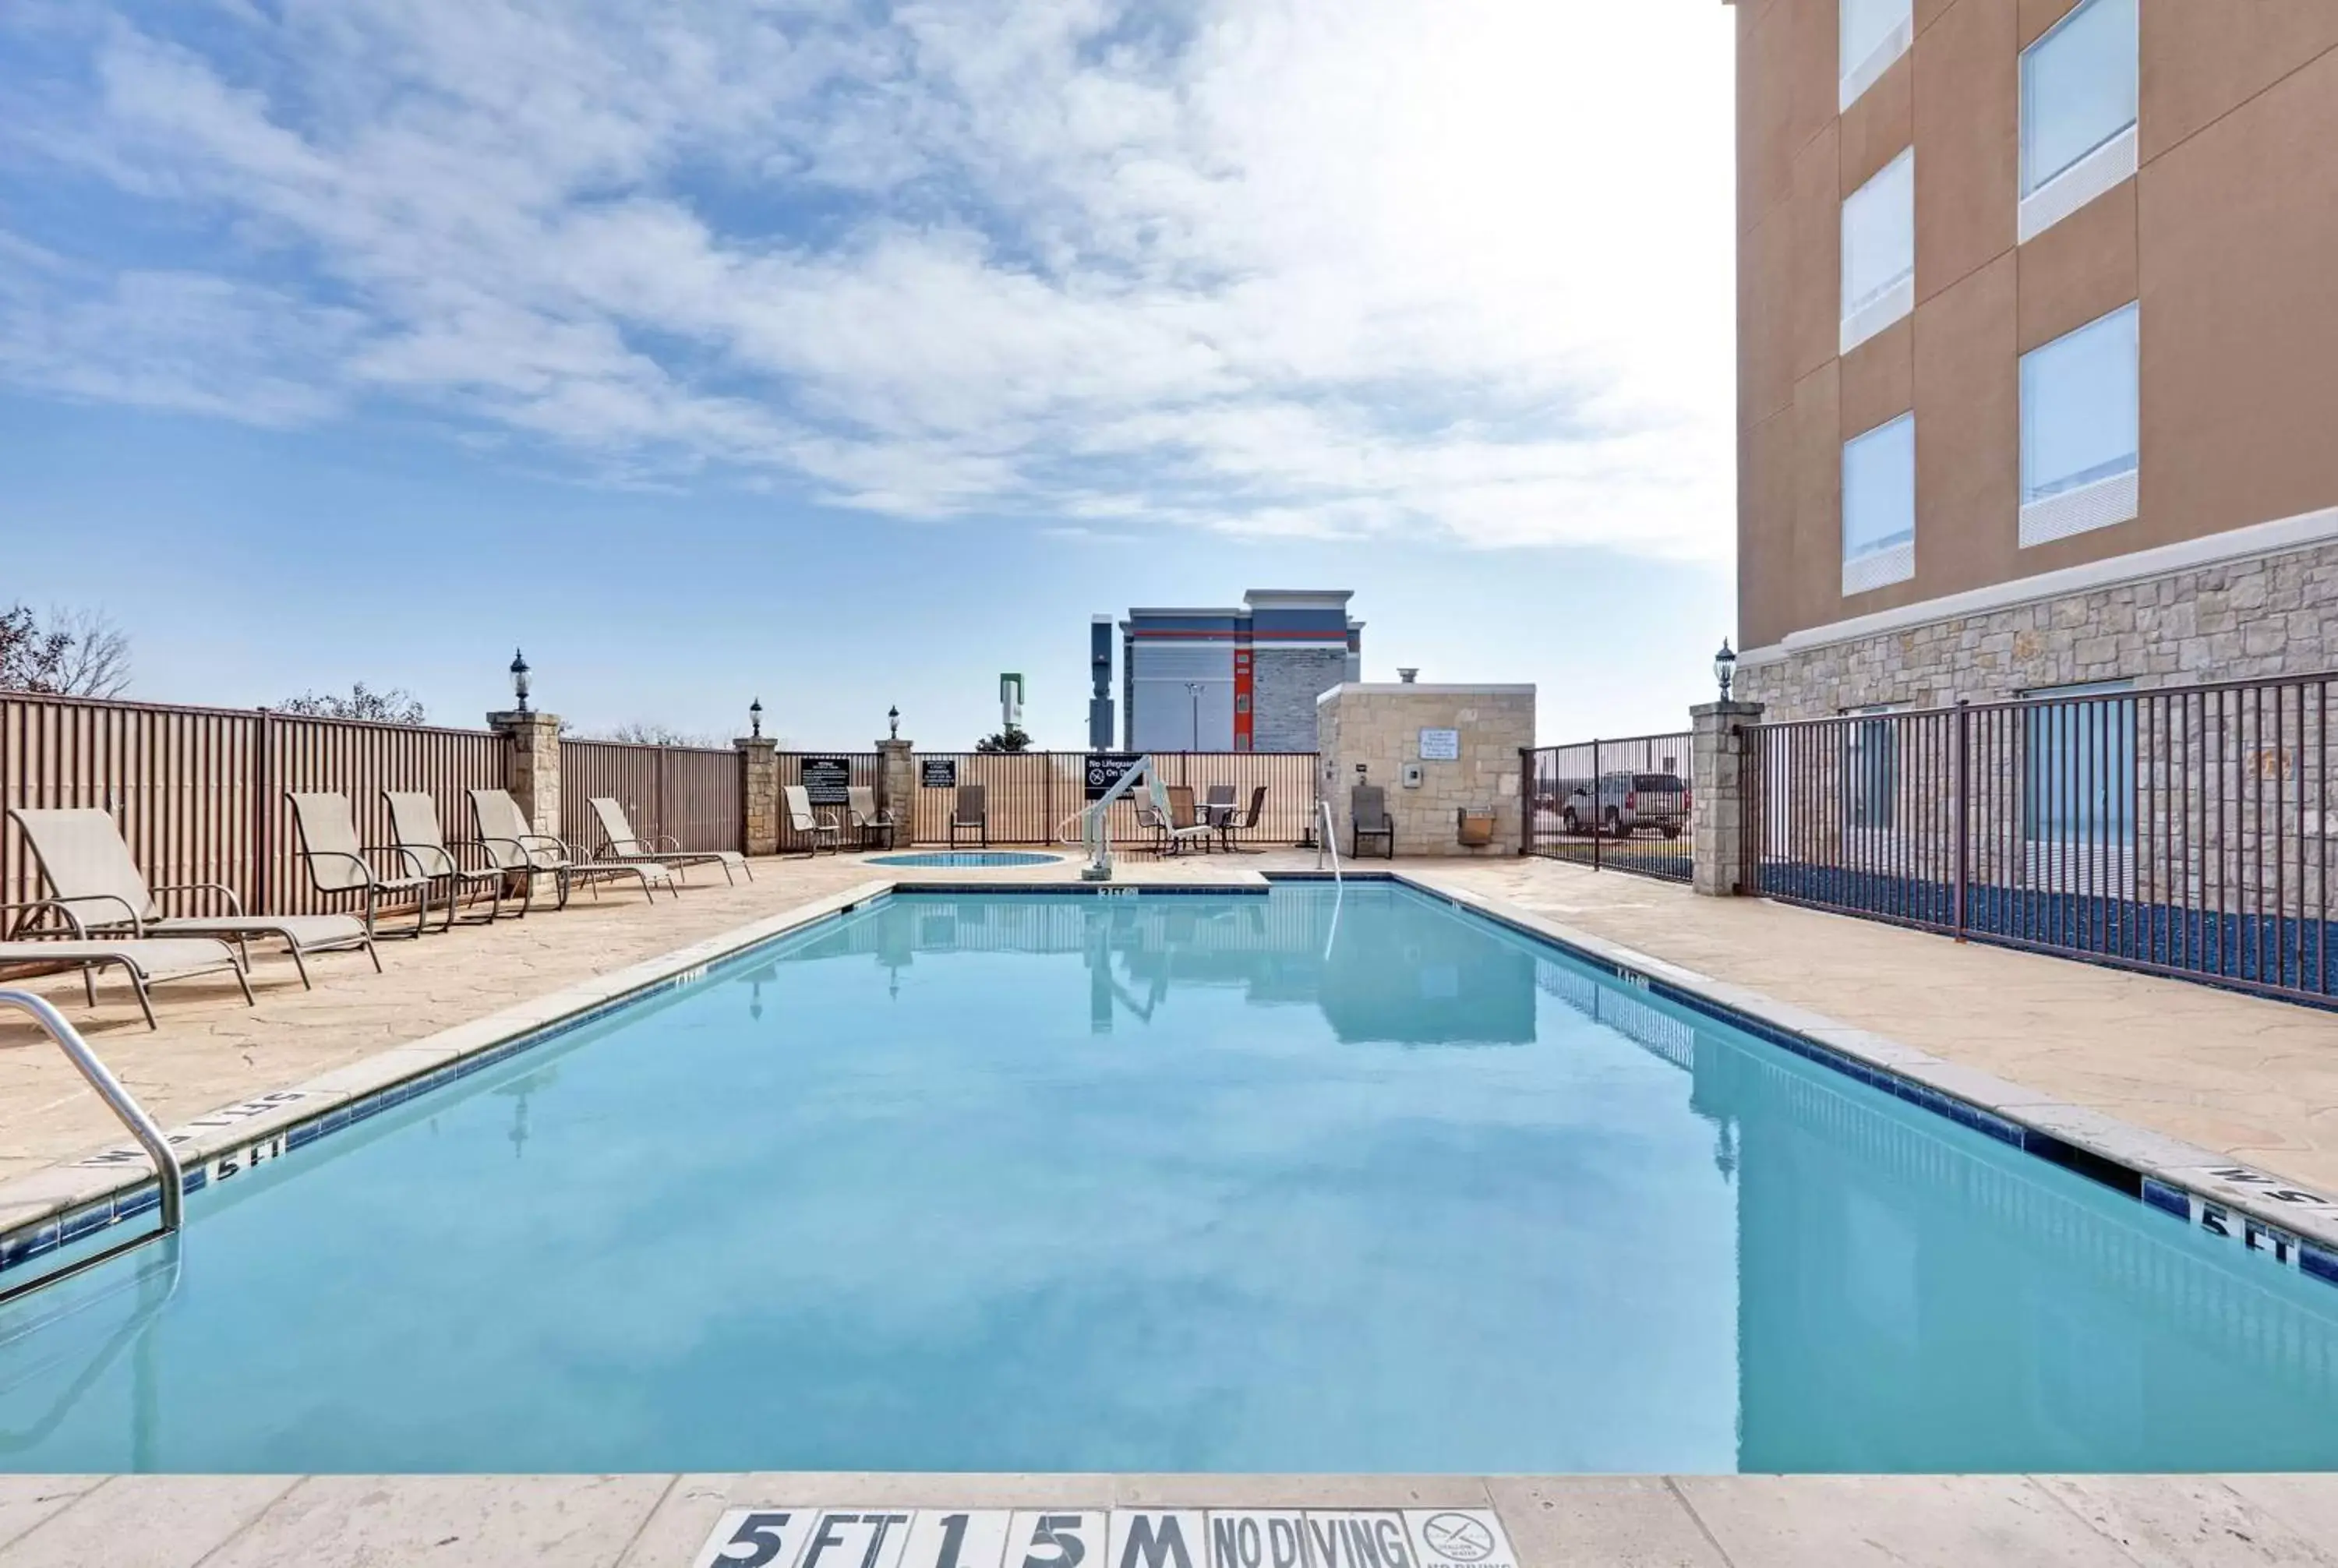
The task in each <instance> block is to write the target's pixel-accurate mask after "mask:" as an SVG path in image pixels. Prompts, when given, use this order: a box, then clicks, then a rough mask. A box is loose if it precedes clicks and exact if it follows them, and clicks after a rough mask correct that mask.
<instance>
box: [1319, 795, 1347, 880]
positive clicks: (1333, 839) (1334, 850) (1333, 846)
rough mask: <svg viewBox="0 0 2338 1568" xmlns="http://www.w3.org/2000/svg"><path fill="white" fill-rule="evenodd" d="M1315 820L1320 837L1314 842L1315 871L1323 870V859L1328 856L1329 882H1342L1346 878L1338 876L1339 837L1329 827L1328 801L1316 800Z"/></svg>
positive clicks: (1329, 805)
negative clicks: (1329, 860)
mask: <svg viewBox="0 0 2338 1568" xmlns="http://www.w3.org/2000/svg"><path fill="white" fill-rule="evenodd" d="M1315 820H1316V821H1317V822H1318V823H1320V824H1321V827H1319V828H1317V829H1316V831H1318V832H1319V833H1321V835H1322V837H1321V838H1318V839H1316V841H1315V846H1316V848H1315V869H1316V870H1318V871H1321V869H1323V857H1324V856H1326V855H1329V856H1331V880H1332V881H1334V882H1344V881H1345V880H1346V878H1345V877H1341V875H1340V836H1339V834H1338V833H1336V832H1335V831H1333V829H1332V827H1331V802H1330V801H1329V800H1325V799H1320V798H1319V799H1317V800H1316V802H1315Z"/></svg>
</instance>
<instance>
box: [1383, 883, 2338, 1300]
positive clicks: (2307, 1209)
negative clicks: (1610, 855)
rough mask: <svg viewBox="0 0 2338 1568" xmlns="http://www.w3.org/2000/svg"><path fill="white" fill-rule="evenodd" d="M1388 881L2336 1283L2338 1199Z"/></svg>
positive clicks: (1807, 1016) (1598, 939)
mask: <svg viewBox="0 0 2338 1568" xmlns="http://www.w3.org/2000/svg"><path fill="white" fill-rule="evenodd" d="M1380 876H1381V877H1383V878H1385V879H1388V880H1392V881H1396V882H1400V883H1402V884H1404V885H1405V886H1407V887H1412V888H1414V889H1415V890H1417V891H1419V892H1420V893H1423V894H1426V895H1428V896H1429V897H1433V898H1437V899H1439V900H1441V901H1443V902H1445V903H1448V904H1450V905H1452V906H1454V907H1458V908H1462V909H1467V910H1469V911H1470V912H1471V913H1474V914H1476V915H1478V916H1482V917H1484V918H1486V919H1489V920H1492V921H1493V922H1495V923H1496V924H1497V925H1500V926H1508V927H1509V928H1510V929H1512V930H1515V931H1517V932H1518V933H1519V934H1520V935H1522V936H1529V937H1533V938H1535V939H1537V940H1538V941H1542V942H1546V943H1548V944H1551V945H1552V946H1557V947H1558V948H1560V949H1561V950H1562V951H1567V952H1571V953H1573V954H1574V955H1575V956H1577V958H1579V959H1582V960H1584V961H1586V962H1588V963H1591V964H1592V965H1595V966H1596V967H1599V968H1602V969H1604V970H1606V971H1607V972H1608V973H1609V974H1610V975H1614V976H1615V977H1616V978H1618V979H1621V980H1624V981H1626V983H1631V984H1636V985H1645V987H1646V988H1647V989H1648V990H1650V991H1651V992H1653V993H1655V995H1659V996H1662V997H1663V998H1664V999H1665V1000H1667V1001H1670V1002H1673V1003H1675V1004H1676V1005H1681V1006H1685V1007H1687V1008H1689V1009H1691V1010H1692V1011H1695V1012H1697V1013H1700V1014H1704V1015H1705V1016H1706V1017H1709V1018H1713V1019H1714V1020H1715V1021H1716V1022H1719V1023H1723V1024H1729V1025H1731V1026H1733V1027H1735V1028H1739V1029H1743V1030H1744V1031H1746V1032H1747V1033H1749V1034H1753V1035H1754V1036H1756V1037H1757V1038H1760V1039H1763V1040H1765V1041H1768V1042H1769V1043H1770V1044H1774V1045H1777V1046H1779V1047H1781V1048H1782V1049H1784V1050H1786V1051H1790V1052H1792V1053H1793V1054H1795V1055H1797V1056H1801V1057H1803V1058H1804V1059H1805V1060H1808V1061H1812V1062H1815V1063H1818V1064H1820V1065H1821V1066H1824V1067H1828V1068H1832V1070H1834V1071H1835V1072H1838V1073H1842V1074H1843V1075H1845V1076H1846V1077H1850V1078H1852V1079H1855V1080H1857V1081H1858V1082H1861V1083H1866V1084H1868V1085H1869V1086H1870V1087H1871V1088H1875V1089H1878V1090H1881V1091H1882V1092H1883V1093H1890V1094H1891V1095H1893V1096H1894V1097H1895V1098H1898V1099H1901V1100H1903V1101H1906V1102H1908V1103H1911V1104H1914V1105H1917V1106H1920V1107H1921V1108H1922V1109H1924V1110H1927V1111H1930V1112H1933V1113H1934V1114H1935V1115H1939V1116H1942V1117H1946V1118H1947V1119H1949V1120H1950V1121H1952V1122H1957V1123H1958V1124H1959V1125H1960V1126H1964V1127H1969V1128H1970V1129H1972V1130H1973V1131H1975V1132H1980V1133H1982V1134H1984V1135H1986V1136H1989V1137H1993V1138H1995V1139H1997V1140H1998V1141H1999V1142H2002V1143H2005V1144H2008V1145H2009V1146H2010V1147H2012V1148H2016V1149H2019V1150H2021V1151H2022V1152H2025V1153H2028V1154H2030V1155H2032V1156H2034V1157H2036V1158H2038V1159H2041V1160H2044V1161H2047V1162H2048V1163H2050V1164H2054V1165H2058V1166H2060V1167H2062V1168H2063V1169H2064V1170H2067V1171H2075V1172H2076V1173H2078V1175H2081V1176H2085V1177H2087V1178H2088V1179H2090V1180H2092V1181H2096V1182H2097V1183H2098V1184H2100V1185H2103V1186H2106V1187H2108V1188H2110V1189H2111V1190H2113V1191H2118V1192H2121V1193H2123V1194H2124V1195H2126V1196H2127V1197H2129V1198H2133V1199H2134V1200H2136V1201H2137V1202H2139V1203H2141V1204H2143V1205H2144V1206H2145V1207H2146V1208H2147V1209H2150V1210H2153V1211H2154V1212H2156V1213H2159V1214H2161V1215H2164V1216H2166V1217H2167V1218H2169V1219H2173V1220H2181V1221H2183V1222H2184V1223H2186V1224H2188V1225H2193V1226H2196V1227H2197V1228H2198V1229H2200V1230H2204V1231H2205V1232H2207V1233H2208V1234H2210V1235H2213V1236H2216V1237H2219V1238H2222V1239H2224V1240H2227V1241H2230V1242H2231V1243H2233V1244H2234V1245H2235V1247H2238V1248H2240V1249H2241V1250H2245V1251H2247V1252H2250V1253H2253V1254H2254V1255H2256V1256H2259V1257H2262V1258H2264V1259H2266V1260H2267V1261H2268V1262H2270V1263H2272V1264H2274V1265H2275V1266H2276V1267H2282V1268H2286V1269H2292V1270H2293V1271H2295V1272H2299V1273H2303V1274H2305V1275H2306V1276H2308V1277H2309V1278H2312V1279H2319V1280H2321V1281H2322V1282H2323V1283H2324V1284H2327V1285H2331V1286H2333V1287H2338V1200H2333V1199H2331V1198H2329V1197H2325V1196H2323V1195H2322V1194H2320V1193H2317V1192H2313V1191H2310V1190H2308V1189H2306V1188H2304V1187H2303V1186H2301V1185H2299V1184H2297V1183H2295V1182H2293V1181H2289V1180H2287V1179H2286V1178H2284V1177H2282V1176H2278V1175H2275V1174H2274V1172H2272V1171H2260V1170H2257V1169H2256V1168H2254V1167H2253V1166H2251V1165H2248V1164H2246V1163H2245V1162H2244V1161H2236V1160H2233V1159H2230V1158H2228V1157H2226V1156H2225V1155H2221V1154H2219V1153H2217V1152H2215V1150H2213V1149H2205V1148H2202V1147H2201V1146H2200V1145H2198V1144H2196V1143H2188V1142H2185V1141H2184V1140H2182V1139H2180V1138H2174V1137H2170V1136H2169V1135H2167V1134H2166V1133H2164V1132H2152V1131H2150V1130H2149V1129H2148V1128H2143V1127H2137V1126H2136V1125H2134V1124H2133V1123H2132V1122H2123V1121H2121V1120H2119V1119H2118V1118H2117V1117H2115V1116H2109V1115H2106V1114H2105V1113H2104V1112H2100V1111H2093V1110H2089V1109H2087V1107H2085V1106H2083V1105H2073V1104H2071V1103H2068V1102H2067V1101H2063V1100H2058V1099H2056V1098H2055V1097H2054V1096H2052V1095H2050V1094H2047V1093H2041V1092H2039V1091H2038V1090H2033V1089H2027V1088H2024V1087H2022V1086H2021V1085H2020V1084H2019V1083H2013V1082H2011V1081H2010V1080H2009V1079H2004V1078H1999V1077H1998V1076H1996V1075H1995V1074H1994V1073H1985V1072H1982V1071H1980V1070H1979V1068H1975V1067H1969V1066H1965V1065H1963V1064H1961V1063H1955V1062H1950V1061H1948V1060H1946V1059H1945V1058H1942V1057H1939V1056H1935V1055H1933V1054H1931V1053H1930V1052H1928V1051H1921V1050H1919V1049H1917V1048H1916V1047H1915V1046H1913V1045H1909V1044H1903V1043H1902V1042H1901V1041H1898V1040H1894V1039H1892V1038H1891V1037H1890V1036H1888V1035H1885V1034H1878V1033H1876V1032H1875V1031H1873V1030H1871V1029H1862V1028H1859V1027H1856V1026H1854V1025H1852V1024H1843V1023H1842V1022H1840V1021H1839V1020H1837V1019H1833V1018H1831V1017H1828V1016H1827V1015H1825V1014H1821V1013H1816V1012H1813V1011H1812V1010H1811V1009H1809V1008H1806V1007H1799V1006H1796V1005H1793V1004H1792V1003H1788V1002H1781V1001H1779V1000H1777V999H1776V998H1775V997H1773V996H1769V995H1764V994H1763V993H1762V992H1759V991H1756V990H1753V988H1752V987H1750V986H1745V985H1737V984H1735V983H1734V982H1733V981H1727V980H1717V979H1715V978H1714V977H1713V976H1711V975H1703V974H1700V973H1698V972H1697V971H1695V970H1694V969H1690V968H1687V967H1685V965H1678V964H1675V963H1672V962H1671V961H1670V960H1667V959H1663V958H1658V957H1655V956H1653V955H1650V954H1647V953H1644V952H1641V951H1639V950H1638V949H1636V948H1634V947H1629V946H1626V945H1624V944H1623V943H1620V942H1612V941H1609V940H1608V939H1607V938H1606V937H1604V936H1594V935H1592V934H1591V933H1590V932H1587V931H1583V930H1579V929H1577V927H1575V926H1567V925H1566V924H1564V923H1562V922H1560V921H1557V920H1553V919H1551V918H1549V917H1548V916H1544V915H1538V914H1537V913H1536V912H1535V911H1533V910H1531V909H1528V908H1526V907H1523V906H1520V905H1518V904H1514V903H1512V902H1510V901H1509V900H1508V899H1505V898H1498V897H1492V896H1489V895H1488V894H1484V893H1480V892H1478V891H1477V890H1476V889H1475V888H1471V887H1462V886H1459V885H1449V884H1445V883H1442V882H1440V881H1439V880H1437V879H1436V878H1435V875H1434V873H1405V872H1393V873H1382V874H1380Z"/></svg>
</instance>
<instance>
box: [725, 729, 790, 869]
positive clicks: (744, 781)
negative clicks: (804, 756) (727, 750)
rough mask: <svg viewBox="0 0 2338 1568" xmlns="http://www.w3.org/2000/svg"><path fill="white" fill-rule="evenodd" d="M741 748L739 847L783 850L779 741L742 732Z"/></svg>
mask: <svg viewBox="0 0 2338 1568" xmlns="http://www.w3.org/2000/svg"><path fill="white" fill-rule="evenodd" d="M731 744H732V745H733V746H736V747H737V748H738V749H739V850H740V853H742V854H743V855H776V854H778V853H779V852H780V743H779V742H778V741H777V740H773V739H772V738H771V736H769V735H742V736H740V737H739V738H738V739H737V740H732V742H731Z"/></svg>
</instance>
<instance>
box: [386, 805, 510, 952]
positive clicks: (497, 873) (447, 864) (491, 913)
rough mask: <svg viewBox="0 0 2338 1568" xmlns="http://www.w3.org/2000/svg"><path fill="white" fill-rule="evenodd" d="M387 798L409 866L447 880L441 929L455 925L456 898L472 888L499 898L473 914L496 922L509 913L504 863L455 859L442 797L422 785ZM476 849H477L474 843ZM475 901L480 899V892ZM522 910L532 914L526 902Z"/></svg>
mask: <svg viewBox="0 0 2338 1568" xmlns="http://www.w3.org/2000/svg"><path fill="white" fill-rule="evenodd" d="M381 798H382V799H383V801H384V802H386V803H387V804H388V807H389V830H390V837H391V838H395V839H396V840H397V841H398V842H397V844H396V845H395V846H394V848H396V849H397V850H398V856H399V858H401V859H403V860H404V861H405V863H406V868H407V869H408V871H410V872H412V873H413V874H414V875H416V876H417V877H428V878H430V880H432V881H433V882H444V883H445V884H446V885H447V918H446V919H445V920H444V921H442V922H440V924H439V926H438V929H440V930H441V931H444V930H446V929H447V927H448V926H452V925H454V924H455V901H456V900H457V898H459V897H464V896H465V895H466V894H467V893H470V894H474V895H475V894H476V893H477V892H479V891H484V892H486V895H487V897H489V898H490V899H492V900H493V902H492V903H490V904H489V905H488V906H487V912H486V914H485V915H483V916H482V915H472V916H468V917H467V918H469V919H470V920H471V921H473V922H474V923H476V924H481V925H489V926H492V925H494V924H495V921H496V916H499V915H501V914H502V913H503V912H504V884H505V883H506V882H507V881H509V880H510V879H511V878H510V877H507V876H506V875H505V873H504V871H503V869H502V868H501V867H496V866H489V867H487V868H486V869H485V870H472V869H470V868H469V867H466V866H465V865H464V864H463V863H462V862H461V861H459V860H457V859H456V858H455V852H454V851H453V850H452V849H450V848H447V835H446V834H445V833H444V832H442V831H441V830H440V828H439V827H438V802H437V800H435V799H432V798H431V797H430V796H428V795H427V794H425V793H423V792H422V791H420V790H418V789H417V790H398V789H385V790H383V791H382V792H381ZM471 848H477V846H476V845H473V846H471ZM473 902H475V903H476V897H474V898H473ZM520 913H521V914H523V915H525V914H526V913H527V907H526V904H525V903H523V904H522V905H521V907H520Z"/></svg>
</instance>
